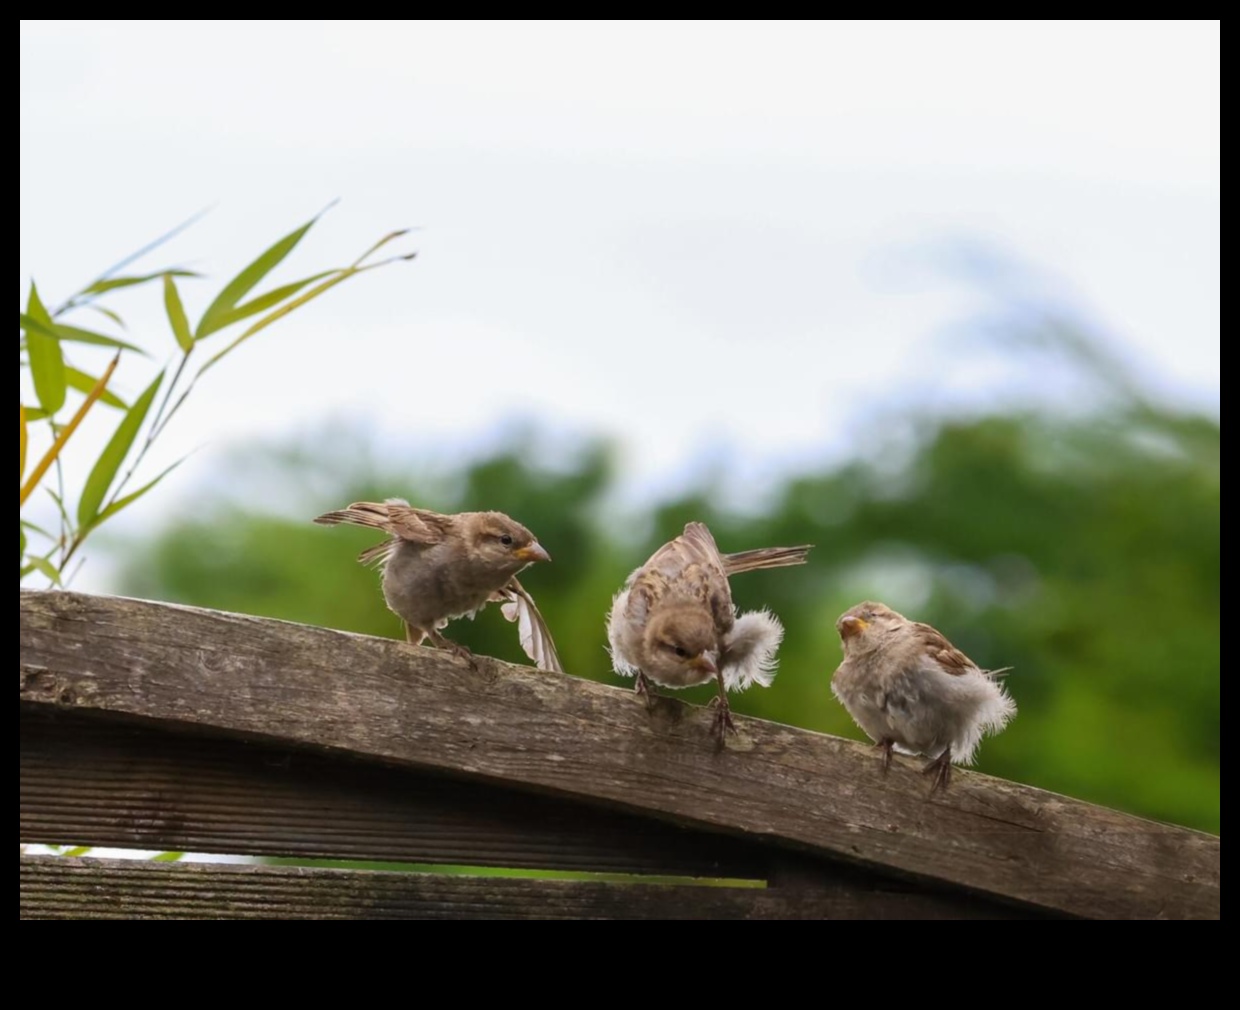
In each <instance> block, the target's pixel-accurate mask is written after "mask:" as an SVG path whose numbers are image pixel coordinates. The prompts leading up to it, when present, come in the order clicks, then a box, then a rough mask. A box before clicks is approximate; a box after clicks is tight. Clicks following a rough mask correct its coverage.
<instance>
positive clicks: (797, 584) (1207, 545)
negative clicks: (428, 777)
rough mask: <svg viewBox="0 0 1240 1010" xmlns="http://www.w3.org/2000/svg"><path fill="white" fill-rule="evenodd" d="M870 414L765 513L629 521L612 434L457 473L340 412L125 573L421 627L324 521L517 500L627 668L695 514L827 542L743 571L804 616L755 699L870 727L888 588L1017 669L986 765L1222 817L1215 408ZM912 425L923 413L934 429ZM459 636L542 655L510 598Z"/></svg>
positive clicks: (359, 622) (161, 591)
mask: <svg viewBox="0 0 1240 1010" xmlns="http://www.w3.org/2000/svg"><path fill="white" fill-rule="evenodd" d="M1091 367H1093V366H1092V365H1091ZM910 421H911V429H910ZM867 430H868V431H870V432H871V437H870V438H869V440H868V442H867V445H866V446H865V455H864V458H861V459H858V460H855V461H852V462H849V463H846V464H844V465H840V466H837V467H833V468H830V469H827V470H825V471H824V472H821V473H812V474H802V475H799V476H795V477H792V478H789V479H788V480H787V482H786V483H785V484H784V485H783V486H782V487H781V488H780V489H779V490H778V492H777V493H776V494H775V495H774V496H773V499H772V500H771V502H770V505H769V507H768V508H766V509H765V510H764V513H763V514H761V515H758V516H753V515H740V514H735V513H733V512H729V511H727V510H722V509H720V508H719V507H718V505H717V504H716V503H717V502H718V500H719V498H720V495H718V494H716V493H715V492H714V491H713V489H712V488H711V487H708V486H707V487H701V488H699V489H697V490H695V491H694V492H692V493H689V494H685V495H684V496H682V497H680V498H678V499H676V500H672V501H667V502H663V503H661V504H659V505H658V506H657V507H654V508H652V509H651V511H650V513H649V514H647V515H636V516H628V517H625V519H624V521H620V520H618V519H617V517H616V516H615V514H614V512H613V510H611V509H610V508H608V507H607V504H606V503H607V502H608V500H609V497H610V494H611V492H612V491H613V484H614V476H613V470H612V467H611V464H610V458H611V454H610V452H609V449H608V447H607V446H605V445H601V444H592V445H588V446H585V447H584V448H582V449H580V450H579V451H577V452H576V453H575V454H568V453H565V452H563V451H555V452H549V451H547V448H546V445H545V444H541V443H540V442H539V438H538V435H537V434H536V433H533V432H528V431H527V432H524V433H522V434H520V435H519V436H518V437H515V438H514V440H513V442H512V443H511V444H510V445H509V447H508V448H506V449H503V450H501V451H499V452H497V453H495V454H494V455H493V456H491V457H490V458H487V459H485V460H483V461H481V462H476V463H474V464H473V465H470V466H468V467H466V468H464V469H462V470H459V471H454V472H451V473H444V472H442V471H441V470H437V469H436V468H434V467H429V466H427V465H425V464H422V465H418V463H417V455H416V454H414V453H411V454H410V456H411V458H407V459H400V458H396V454H394V453H393V452H392V451H391V449H390V447H389V448H388V449H387V450H386V451H385V453H384V458H385V460H386V461H387V462H386V463H385V465H383V466H379V465H377V464H375V463H373V462H372V461H370V460H369V459H368V457H367V455H366V454H365V453H364V452H360V451H359V448H358V446H359V445H364V444H365V439H364V438H363V437H361V436H360V435H358V434H357V433H351V432H340V431H335V432H334V433H333V434H324V435H322V436H318V437H315V438H314V439H312V440H310V441H307V442H306V443H305V445H304V446H291V447H289V446H286V447H283V448H274V449H272V448H268V449H265V450H259V451H258V452H257V453H255V452H252V453H250V454H249V455H248V456H243V457H240V458H238V459H237V460H236V461H235V464H234V468H235V472H234V473H232V474H231V475H230V476H229V478H228V479H227V480H224V481H220V482H219V484H220V485H223V486H228V487H230V488H232V489H233V491H234V492H235V493H236V494H238V495H239V496H240V497H238V498H237V499H235V500H234V501H233V502H229V501H227V500H223V499H221V500H220V501H219V502H218V503H217V504H216V505H215V506H212V505H211V504H210V503H209V502H208V503H202V502H200V503H199V504H198V506H197V507H196V508H195V510H194V511H195V518H193V519H187V520H182V521H180V522H179V523H177V524H176V525H174V526H172V527H171V528H169V529H167V530H166V531H165V532H163V533H162V534H161V535H160V536H158V537H157V538H155V539H154V540H152V541H146V542H142V543H131V544H129V545H127V550H126V558H125V565H124V573H123V577H122V579H121V589H122V591H124V592H126V593H131V594H136V595H142V596H151V597H156V598H160V599H169V600H175V601H178V602H184V603H194V604H199V605H204V606H210V607H219V608H223V609H227V610H236V611H242V612H246V613H254V614H263V615H267V616H271V617H280V618H287V619H291V620H297V621H306V622H310V623H315V624H323V625H328V626H331V627H337V628H344V629H348V630H352V631H358V632H365V633H370V634H381V635H387V636H390V637H399V636H400V633H401V632H400V626H399V622H398V621H397V620H396V618H395V617H394V616H393V615H391V614H390V613H388V611H387V610H386V609H385V607H384V604H383V599H382V596H381V595H380V592H379V581H378V578H377V577H376V575H375V573H373V572H371V571H368V570H366V569H363V568H362V567H361V566H360V565H358V564H356V563H355V562H354V561H353V560H352V559H353V555H354V554H356V552H357V551H359V550H361V549H362V548H363V547H365V546H368V545H369V544H370V543H373V542H374V540H375V539H376V538H375V537H374V535H373V534H368V533H367V532H365V531H357V530H349V529H344V528H341V529H337V530H331V531H328V530H324V529H322V528H320V527H316V526H313V525H311V524H310V522H309V519H310V517H312V516H314V515H316V514H318V513H319V512H322V511H325V510H326V509H328V508H331V507H337V506H339V505H341V504H342V503H345V502H348V501H352V500H357V499H366V498H375V497H384V496H388V495H392V494H399V495H402V496H405V497H408V498H410V499H411V500H413V501H415V502H417V503H419V504H424V505H427V506H429V507H432V508H437V509H442V510H448V511H454V510H458V509H466V508H484V507H493V508H500V509H503V510H504V511H506V512H509V513H511V514H512V515H513V516H514V517H516V518H517V519H519V520H520V521H521V522H523V523H525V524H526V525H528V526H529V527H530V528H531V529H533V530H534V531H535V533H536V534H537V535H538V536H539V538H540V540H541V541H542V543H543V544H544V545H545V546H546V547H547V548H548V550H549V551H550V552H551V554H552V556H553V557H554V558H555V563H554V564H552V565H549V566H538V567H536V568H534V569H532V570H531V571H530V572H528V573H527V576H526V577H525V578H524V582H525V584H526V586H527V588H529V590H530V591H531V592H532V593H533V594H534V596H535V598H536V599H537V600H538V601H539V605H540V607H541V608H542V610H543V613H544V614H545V615H546V617H547V620H548V621H549V623H550V624H551V627H552V630H553V632H554V633H555V635H556V640H557V643H558V645H559V647H560V652H561V655H562V657H563V659H564V662H565V665H566V667H567V668H568V669H569V670H570V671H572V672H573V673H574V674H577V675H580V676H585V677H591V678H595V679H599V680H607V681H611V682H613V683H629V682H626V681H622V680H620V679H619V678H616V677H614V676H613V675H612V674H611V673H610V669H609V664H608V657H607V655H606V652H605V648H604V647H605V644H606V639H605V634H604V630H603V618H604V614H605V613H606V611H607V608H608V606H609V605H610V601H611V597H612V594H613V593H614V592H615V591H616V589H617V588H618V587H619V586H620V585H621V583H622V582H623V580H624V578H625V577H626V575H627V574H628V572H629V571H630V570H631V569H632V568H634V567H635V566H636V565H638V564H640V563H641V562H642V561H643V560H644V559H645V558H646V557H647V556H648V555H649V553H650V552H651V551H652V550H653V549H654V548H655V547H657V546H658V545H659V544H660V543H662V542H664V541H665V540H666V539H668V538H669V537H671V536H674V535H675V534H676V533H678V532H679V531H680V528H681V526H682V525H683V523H684V522H686V521H687V520H689V519H701V520H704V521H706V522H707V523H709V524H710V525H711V527H712V528H713V529H714V531H715V533H716V537H717V539H718V540H719V543H720V545H721V547H722V548H723V549H724V550H742V549H746V548H750V547H758V546H766V545H779V544H796V543H815V544H817V549H816V550H815V552H814V553H813V555H812V556H811V562H810V564H809V565H807V566H805V567H803V568H795V569H784V570H780V571H775V572H757V573H751V574H747V575H743V576H739V577H737V578H736V579H735V580H734V581H733V592H734V595H735V598H736V601H737V604H738V606H740V607H741V608H742V609H749V608H753V607H758V606H769V607H770V608H771V609H772V610H773V611H774V612H775V613H777V614H778V615H779V616H780V617H781V618H782V620H783V622H784V624H785V626H786V628H787V637H786V639H785V642H784V646H783V650H782V653H781V670H780V674H779V676H778V677H777V678H776V680H775V683H774V685H773V686H772V687H771V688H770V689H767V690H762V689H752V690H750V691H749V692H748V693H747V694H745V695H742V696H741V697H740V698H739V699H738V700H737V703H736V707H737V709H738V710H739V711H743V712H747V713H750V714H754V715H758V716H762V717H765V718H769V719H775V720H779V721H781V722H787V723H792V724H794V725H799V726H804V727H808V728H811V729H816V730H823V731H827V732H832V733H838V734H843V735H847V736H852V737H857V738H860V737H861V734H860V733H859V731H858V730H857V729H856V728H855V727H854V726H853V724H852V723H851V721H850V720H849V718H848V716H847V715H846V714H845V713H844V711H843V710H842V709H841V708H840V706H839V705H838V704H836V702H835V701H834V699H833V698H832V697H831V695H830V692H829V689H828V681H829V678H830V675H831V673H832V671H833V670H834V668H835V666H836V664H837V663H838V661H839V655H840V653H839V644H838V640H837V637H836V634H835V629H834V620H835V618H836V616H837V615H838V614H840V613H841V612H842V611H843V610H845V609H846V608H847V607H848V606H850V605H851V604H853V603H855V602H857V601H859V600H861V599H864V598H877V599H882V600H883V601H884V602H886V603H888V604H889V605H891V606H893V607H895V608H896V609H897V610H900V611H903V612H905V613H907V614H909V615H910V616H913V617H915V618H917V619H921V620H927V621H930V622H931V623H933V624H935V625H937V626H938V627H940V628H941V629H942V630H943V631H945V632H946V633H947V634H948V636H949V637H950V638H951V639H952V640H953V641H954V642H956V643H957V644H958V645H959V646H960V647H961V648H963V649H964V650H965V651H966V652H967V653H968V654H969V655H970V656H972V657H973V659H974V660H976V661H977V662H978V663H980V664H981V665H983V666H988V667H1001V666H1012V667H1015V670H1014V672H1013V673H1012V674H1011V675H1010V677H1009V679H1008V685H1009V688H1010V689H1011V692H1012V694H1013V695H1014V696H1015V698H1016V700H1017V702H1018V704H1019V706H1020V714H1019V716H1018V717H1017V719H1016V720H1015V721H1014V722H1013V724H1012V726H1011V727H1010V728H1009V729H1008V730H1007V731H1006V732H1005V733H1004V734H1002V735H1001V736H999V737H997V738H995V739H993V740H990V741H988V742H986V743H985V744H984V745H983V747H982V749H981V767H982V769H983V770H986V771H990V772H993V773H995V774H998V775H1003V776H1006V777H1010V778H1014V779H1018V780H1020V781H1025V782H1029V783H1032V784H1034V785H1038V786H1042V787H1044V788H1049V789H1055V790H1059V791H1062V792H1066V793H1071V794H1072V795H1075V796H1080V797H1083V798H1086V799H1090V800H1094V801H1096V802H1100V803H1105V804H1109V805H1112V806H1118V807H1121V808H1125V809H1128V810H1132V811H1134V812H1137V813H1143V814H1146V815H1149V816H1153V817H1158V818H1162V819H1165V820H1171V821H1176V822H1179V823H1183V824H1189V825H1193V826H1196V827H1200V828H1204V829H1207V830H1212V831H1217V830H1218V828H1219V819H1220V798H1219V790H1220V775H1219V662H1220V651H1219V576H1220V566H1219V546H1220V531H1219V474H1220V429H1219V426H1218V424H1217V423H1216V422H1215V421H1213V420H1210V419H1206V418H1202V417H1196V416H1184V415H1181V414H1178V413H1176V412H1174V411H1170V410H1167V409H1165V408H1160V407H1157V406H1154V405H1151V404H1149V403H1146V402H1144V401H1143V400H1141V399H1140V398H1139V397H1137V396H1134V395H1129V394H1128V393H1127V392H1125V393H1124V395H1119V396H1115V397H1112V398H1110V399H1108V400H1107V401H1106V407H1105V409H1103V410H1101V411H1100V412H1098V413H1096V414H1093V415H1091V416H1088V417H1080V418H1077V419H1069V420H1064V419H1062V418H1060V419H1050V418H1048V417H1046V416H1044V415H1042V414H1038V413H1027V414H1014V415H1003V416H989V417H980V418H974V419H969V420H960V419H957V420H944V419H942V418H936V417H933V416H924V417H912V418H911V419H910V417H909V416H907V414H906V415H902V416H896V415H893V416H892V417H891V418H889V419H888V420H887V421H886V422H882V421H878V422H873V423H872V424H871V425H870V426H869V427H868V429H867ZM909 430H913V431H917V432H919V433H920V434H919V436H918V437H917V438H916V439H915V440H914V441H913V444H912V445H911V446H910V444H909V440H908V439H907V437H905V433H907V432H908V431H909ZM311 444H312V446H313V452H311V451H310V449H309V446H310V445H311ZM535 459H537V460H546V459H554V461H555V464H556V469H555V470H554V471H548V470H545V469H542V468H541V467H540V466H537V465H534V464H533V463H532V462H530V461H531V460H535ZM264 488H267V489H270V488H277V489H278V494H271V493H267V494H263V493H262V491H263V489H264ZM256 489H257V490H256ZM254 501H279V502H282V503H284V504H286V505H288V504H289V503H295V504H296V513H297V514H296V515H295V516H287V517H285V516H279V515H274V514H271V513H268V512H261V511H256V510H254V509H253V508H252V507H250V506H248V505H247V506H242V505H239V504H236V502H247V503H252V502H254ZM451 634H452V636H453V637H454V638H457V639H459V640H460V641H463V642H465V643H466V644H468V645H469V646H470V647H471V648H474V649H475V650H477V651H479V652H483V653H486V654H491V655H496V656H501V657H504V658H507V659H510V660H513V661H516V662H524V661H525V659H524V656H523V655H522V654H521V652H520V649H519V647H518V646H517V642H516V635H515V633H514V630H513V628H512V626H511V625H509V624H507V623H506V622H505V621H504V620H503V619H502V617H501V616H500V614H499V613H498V612H497V611H495V610H494V608H491V609H489V610H487V611H484V612H483V613H482V614H480V615H479V617H478V619H477V621H476V622H474V623H472V624H471V623H470V622H468V621H461V622H458V623H456V624H454V625H453V627H452V631H451ZM344 675H347V673H346V674H344ZM709 694H710V691H709V689H697V691H696V693H695V692H685V693H684V694H682V695H681V696H682V697H685V698H686V699H687V700H691V701H695V702H699V703H701V702H704V701H705V700H707V698H708V697H709Z"/></svg>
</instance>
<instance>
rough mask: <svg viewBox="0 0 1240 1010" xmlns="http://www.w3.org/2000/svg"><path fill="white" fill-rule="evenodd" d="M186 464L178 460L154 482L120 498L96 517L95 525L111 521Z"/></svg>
mask: <svg viewBox="0 0 1240 1010" xmlns="http://www.w3.org/2000/svg"><path fill="white" fill-rule="evenodd" d="M184 462H185V460H183V459H178V460H177V461H176V462H175V463H173V464H172V466H170V467H168V469H166V470H165V471H164V472H163V473H161V474H160V475H159V476H158V477H156V478H155V479H154V480H152V481H149V482H148V483H146V484H143V485H142V486H141V487H140V488H138V490H137V491H131V492H129V494H127V495H125V497H124V498H118V499H117V500H116V501H114V502H113V503H112V504H111V505H109V506H108V507H107V508H105V509H104V510H103V511H102V512H100V513H99V515H97V516H96V517H95V525H96V526H98V525H99V524H100V523H101V522H103V521H104V520H105V519H109V518H111V517H112V516H114V515H116V513H117V512H119V511H120V510H121V509H123V508H124V507H125V506H126V505H128V504H129V503H130V502H133V501H137V499H139V498H141V497H142V496H143V495H144V494H146V493H147V492H148V491H149V490H151V488H153V487H154V486H155V485H156V484H158V483H159V482H160V481H161V480H163V479H164V478H165V477H167V476H168V474H170V473H172V471H173V470H175V469H176V468H177V467H179V466H180V465H181V464H182V463H184Z"/></svg>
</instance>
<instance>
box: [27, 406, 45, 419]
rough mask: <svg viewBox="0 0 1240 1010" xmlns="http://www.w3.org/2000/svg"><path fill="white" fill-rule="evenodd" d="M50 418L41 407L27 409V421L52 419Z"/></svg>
mask: <svg viewBox="0 0 1240 1010" xmlns="http://www.w3.org/2000/svg"><path fill="white" fill-rule="evenodd" d="M50 416H51V415H50V414H48V412H47V411H46V410H43V409H42V408H40V407H27V408H26V420H27V421H42V420H43V419H44V418H45V417H50Z"/></svg>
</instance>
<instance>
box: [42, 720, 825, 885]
mask: <svg viewBox="0 0 1240 1010" xmlns="http://www.w3.org/2000/svg"><path fill="white" fill-rule="evenodd" d="M21 709H22V712H21V722H20V725H21V740H20V751H21V762H20V770H21V775H20V804H19V819H18V827H19V836H20V837H19V840H20V841H21V842H23V843H27V844H29V843H46V844H57V845H70V846H76V845H107V846H118V847H121V848H137V849H156V850H169V849H171V850H175V851H182V852H185V851H188V852H214V853H224V854H234V855H258V856H289V857H298V856H299V857H313V858H323V859H354V860H370V861H389V862H407V863H451V864H465V865H472V866H510V867H523V868H538V869H560V870H582V871H595V872H610V873H645V874H657V875H665V876H690V877H734V878H748V879H754V880H762V879H765V877H766V872H767V859H768V855H769V852H770V849H769V847H768V846H761V845H754V844H748V843H745V842H742V841H740V840H738V839H735V838H729V837H727V836H725V835H719V834H714V833H706V832H702V831H692V830H690V829H687V828H681V827H677V826H676V825H673V824H668V823H666V822H663V821H656V820H652V819H650V818H648V817H639V816H637V815H634V814H624V813H619V812H614V811H609V810H598V809H594V808H591V807H587V806H584V805H582V804H581V803H577V802H573V801H570V800H562V799H555V798H553V797H544V796H532V795H530V794H529V793H523V792H518V791H516V790H513V789H506V788H504V787H501V786H493V785H488V784H484V783H478V782H469V781H464V780H461V779H458V778H450V777H447V776H444V775H442V774H436V773H433V772H426V771H422V770H420V769H413V768H391V767H385V766H383V765H377V764H375V763H374V762H364V761H355V760H348V759H347V758H342V757H339V756H332V757H328V756H326V755H322V754H316V753H313V752H310V751H307V750H305V749H300V750H291V749H289V748H287V747H278V746H273V745H269V744H263V743H255V742H253V741H248V740H246V741H242V740H236V739H231V738H227V737H218V736H203V735H199V734H193V735H191V734H188V733H185V732H180V733H176V732H169V731H167V730H163V729H161V728H159V727H151V726H144V725H139V724H135V723H132V722H130V723H122V724H118V723H116V722H113V721H111V720H109V719H104V718H100V717H98V716H94V717H92V716H89V715H86V714H84V713H76V712H73V713H59V712H58V713H55V714H53V715H51V716H50V717H49V716H48V715H47V714H46V713H43V714H40V713H39V712H38V710H37V709H34V708H33V706H29V705H24V704H23V705H22V706H21ZM848 869H849V868H847V867H841V868H840V870H841V871H842V872H846V871H847V870H848Z"/></svg>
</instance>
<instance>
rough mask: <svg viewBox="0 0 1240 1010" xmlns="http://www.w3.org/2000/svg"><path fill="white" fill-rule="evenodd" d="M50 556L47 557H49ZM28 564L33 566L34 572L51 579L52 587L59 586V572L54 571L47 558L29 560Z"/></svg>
mask: <svg viewBox="0 0 1240 1010" xmlns="http://www.w3.org/2000/svg"><path fill="white" fill-rule="evenodd" d="M50 556H51V555H48V557H50ZM30 563H31V564H32V565H34V567H35V570H36V571H38V572H40V573H41V574H43V575H46V576H47V577H48V578H49V579H51V581H52V584H53V585H57V586H58V585H60V572H58V571H57V570H56V566H55V565H53V564H52V563H51V562H50V561H49V560H48V559H47V558H31V559H30Z"/></svg>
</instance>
